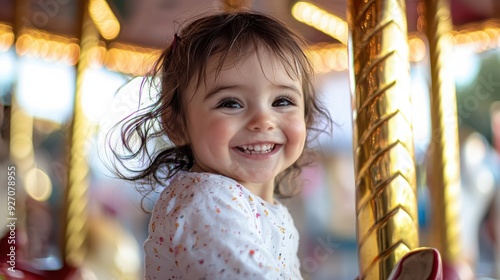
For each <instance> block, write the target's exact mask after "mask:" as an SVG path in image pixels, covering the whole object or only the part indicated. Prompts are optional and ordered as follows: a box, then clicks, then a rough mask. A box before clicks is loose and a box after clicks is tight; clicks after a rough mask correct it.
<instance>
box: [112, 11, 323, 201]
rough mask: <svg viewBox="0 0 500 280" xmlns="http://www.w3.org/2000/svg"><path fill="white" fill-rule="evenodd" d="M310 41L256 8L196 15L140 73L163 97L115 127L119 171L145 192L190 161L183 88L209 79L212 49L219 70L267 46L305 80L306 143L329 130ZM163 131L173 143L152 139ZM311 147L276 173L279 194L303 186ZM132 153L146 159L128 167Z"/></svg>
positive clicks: (290, 71) (137, 159)
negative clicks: (145, 74)
mask: <svg viewBox="0 0 500 280" xmlns="http://www.w3.org/2000/svg"><path fill="white" fill-rule="evenodd" d="M305 46H306V44H305V43H304V41H303V39H302V38H301V37H299V36H298V35H297V34H295V33H293V32H292V31H291V30H290V29H288V28H287V27H286V26H285V25H284V24H283V23H281V22H280V21H278V20H277V19H274V18H272V17H270V16H268V15H264V14H260V13H256V12H232V13H217V14H211V15H208V16H203V17H200V18H197V19H195V20H193V21H191V23H189V24H188V25H187V26H186V27H185V28H183V29H182V30H181V31H180V32H179V33H177V34H176V35H175V36H174V39H173V40H172V41H171V42H170V44H169V45H168V47H167V48H166V49H165V50H164V51H163V52H162V54H161V55H160V57H159V59H158V60H157V61H156V63H155V64H154V67H153V69H152V72H151V73H150V75H149V76H148V77H146V78H145V79H144V80H143V85H142V86H141V95H142V93H143V90H144V88H145V87H144V85H145V83H149V85H151V86H152V87H156V88H157V89H158V92H159V94H158V96H153V97H152V98H153V100H156V101H155V102H154V103H153V104H151V105H150V106H147V107H145V108H142V109H138V110H137V111H136V112H134V114H132V115H130V116H128V117H127V118H125V119H123V120H122V121H121V122H120V123H119V124H117V126H116V128H118V129H119V130H120V135H121V143H120V144H121V145H122V147H121V148H120V149H113V148H112V149H111V150H112V151H113V155H114V156H115V157H116V158H117V159H118V161H117V162H118V163H119V164H120V167H121V168H125V169H122V170H121V171H119V169H120V168H116V167H117V166H116V165H115V166H114V167H115V168H114V170H115V174H117V175H118V176H119V177H120V178H122V179H126V180H130V181H135V182H140V183H141V184H140V185H141V186H142V187H144V189H143V190H145V191H154V189H155V186H156V185H167V184H168V180H169V179H170V178H172V177H173V176H174V175H175V174H176V173H177V172H178V171H180V170H186V171H187V170H189V169H190V168H191V167H192V165H193V163H194V158H193V152H192V150H191V147H190V145H189V139H187V137H186V133H185V131H186V119H185V111H186V108H185V103H186V102H184V101H185V100H184V99H185V98H186V97H185V96H184V95H185V90H186V88H187V87H188V85H189V84H190V83H192V82H196V83H197V86H200V84H201V83H202V82H204V77H205V74H206V66H207V61H208V60H209V58H211V57H212V56H214V55H215V54H217V55H218V57H219V58H220V61H219V64H218V65H219V66H218V71H220V69H221V68H222V66H223V64H224V62H225V61H226V58H227V57H228V56H229V55H231V57H236V58H237V59H241V58H244V57H247V56H248V54H250V53H258V49H260V48H265V49H266V50H268V51H269V52H270V53H272V54H273V55H275V56H276V57H277V58H278V59H279V60H280V61H281V62H282V63H283V64H284V65H285V68H286V69H287V71H288V74H289V75H293V76H294V77H300V79H301V81H302V90H303V92H304V103H305V112H304V116H305V122H306V127H307V132H308V143H309V142H310V141H311V140H312V139H314V138H315V137H316V136H317V135H318V133H319V132H325V131H330V132H331V129H332V120H331V117H330V115H329V113H328V111H327V110H326V109H325V108H324V107H323V105H322V104H321V103H320V102H319V101H318V98H317V94H316V92H315V90H314V87H313V68H312V66H311V63H310V61H309V60H308V58H307V57H306V54H305V53H304V48H305ZM152 77H154V78H152ZM165 136H167V137H168V138H169V139H170V140H171V141H172V143H171V144H170V145H160V146H159V145H158V143H159V142H161V141H156V140H155V139H162V138H164V137H165ZM155 141H156V142H155ZM151 143H153V144H151ZM179 143H188V144H179ZM176 144H177V145H176ZM152 145H153V146H154V147H151V146H152ZM307 146H308V144H307V143H306V148H305V151H309V149H308V148H307ZM119 150H120V152H118V151H119ZM307 154H308V153H306V152H304V153H303V154H302V156H301V157H300V158H299V159H298V160H297V161H296V162H295V163H294V164H293V165H292V166H290V167H289V168H287V169H286V170H284V171H283V172H281V173H280V174H279V175H278V176H277V178H276V179H275V190H274V192H275V194H278V195H282V196H291V195H293V194H295V193H296V192H297V190H299V189H300V188H297V186H300V185H301V182H300V181H301V180H298V179H299V175H300V171H301V168H302V167H303V166H305V165H306V164H308V163H310V161H311V158H310V157H308V156H307ZM130 160H133V161H135V162H142V163H144V164H142V166H137V167H131V166H130V165H129V164H127V162H129V161H130ZM285 189H287V191H284V190H285Z"/></svg>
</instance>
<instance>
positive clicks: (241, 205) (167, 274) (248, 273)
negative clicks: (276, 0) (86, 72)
mask: <svg viewBox="0 0 500 280" xmlns="http://www.w3.org/2000/svg"><path fill="white" fill-rule="evenodd" d="M302 47H303V44H302V42H301V41H300V40H299V38H298V37H297V36H296V35H294V34H293V33H292V32H291V31H290V30H288V29H287V28H286V27H285V26H284V25H283V24H282V23H280V22H278V21H277V20H275V19H272V18H270V17H268V16H265V15H262V14H258V13H253V12H238V13H221V14H215V15H210V16H205V17H202V18H199V19H197V20H194V21H193V22H191V23H190V24H189V25H188V26H186V27H185V28H184V29H183V30H182V31H181V32H180V33H178V34H176V35H175V36H174V39H173V41H172V42H171V44H170V46H169V47H168V48H167V49H166V50H165V51H164V52H163V54H162V55H161V57H160V59H159V61H158V62H157V64H156V66H155V68H154V73H153V76H154V77H158V78H159V80H160V82H161V87H160V93H159V96H157V97H156V100H157V101H156V103H154V104H153V105H151V106H150V107H148V108H145V109H142V110H139V111H138V112H136V114H134V115H132V116H131V117H129V118H128V119H125V120H124V123H123V126H122V134H121V136H122V143H123V144H124V147H125V150H126V151H127V153H125V154H123V153H122V154H120V155H119V154H118V153H117V152H116V150H115V155H116V156H118V158H119V160H120V162H121V163H122V164H124V166H127V164H125V163H126V161H127V160H130V159H134V160H137V159H139V160H141V161H143V162H146V163H147V164H146V166H145V167H144V168H142V169H141V168H139V169H138V170H132V168H130V166H127V171H128V173H127V175H124V174H123V173H122V174H121V176H122V177H123V178H125V179H128V180H133V181H138V182H141V183H146V184H145V185H146V186H152V187H151V188H150V191H154V190H156V189H157V187H155V186H162V188H163V187H164V190H163V191H162V192H161V194H160V196H159V198H158V200H157V202H156V205H155V206H154V209H153V212H152V217H151V221H150V225H149V237H148V239H147V240H146V242H145V244H144V248H145V254H146V260H145V262H146V271H145V273H146V278H147V279H301V275H300V270H299V267H300V261H299V259H298V257H297V249H298V241H299V236H298V233H297V229H296V228H295V226H294V224H293V221H292V217H291V216H290V214H289V212H288V210H287V208H286V207H285V206H284V205H282V204H281V203H280V202H278V201H277V200H275V199H274V195H275V194H283V193H282V192H283V189H284V188H286V189H288V190H292V191H294V190H296V186H297V185H300V179H299V178H300V177H299V172H300V169H301V167H302V166H304V164H306V160H305V159H304V155H303V154H304V151H305V149H306V142H307V138H308V137H310V135H308V133H309V132H312V131H321V129H317V128H315V124H318V123H320V124H327V126H328V125H329V124H330V123H331V120H330V117H329V115H328V113H327V111H326V110H324V109H323V107H322V106H321V105H320V104H319V103H318V101H317V99H316V94H315V92H314V90H313V85H312V74H313V71H312V69H311V65H310V63H309V61H308V59H307V57H306V55H305V54H304V52H303V50H302ZM319 118H322V119H325V120H326V122H325V121H319V120H318V119H319ZM158 128H160V129H158ZM165 136H166V137H168V139H169V140H170V141H171V142H172V145H169V146H167V147H164V148H158V145H153V146H154V148H151V147H152V145H151V144H150V143H155V142H151V141H154V139H161V138H162V137H165ZM137 139H138V140H139V143H138V144H137ZM156 144H157V142H156ZM129 171H134V172H135V173H130V172H129ZM131 174H132V175H131ZM288 194H290V191H288Z"/></svg>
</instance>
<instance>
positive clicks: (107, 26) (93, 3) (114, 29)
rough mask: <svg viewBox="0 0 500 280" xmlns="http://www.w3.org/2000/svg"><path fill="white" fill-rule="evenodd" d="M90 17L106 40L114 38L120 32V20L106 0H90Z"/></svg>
mask: <svg viewBox="0 0 500 280" xmlns="http://www.w3.org/2000/svg"><path fill="white" fill-rule="evenodd" d="M89 13H90V18H91V19H92V21H93V22H94V24H95V25H96V27H97V29H98V30H99V33H100V34H101V35H102V37H103V38H104V39H106V40H113V39H115V38H116V37H118V34H119V33H120V22H119V21H118V19H117V18H116V16H115V14H114V13H113V11H112V10H111V8H110V7H109V5H108V3H107V2H106V1H105V0H90V3H89Z"/></svg>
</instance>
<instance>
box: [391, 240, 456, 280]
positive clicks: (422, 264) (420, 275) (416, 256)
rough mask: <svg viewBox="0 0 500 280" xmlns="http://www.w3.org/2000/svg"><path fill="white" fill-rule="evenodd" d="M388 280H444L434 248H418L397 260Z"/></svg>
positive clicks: (438, 256) (440, 264)
mask: <svg viewBox="0 0 500 280" xmlns="http://www.w3.org/2000/svg"><path fill="white" fill-rule="evenodd" d="M388 279H389V280H405V279H422V280H426V279H427V280H442V279H445V278H444V277H443V265H442V261H441V255H440V254H439V252H438V250H436V249H434V248H418V249H415V250H413V251H410V252H409V253H407V254H406V255H405V256H404V257H402V258H401V259H400V260H399V262H398V263H397V264H396V267H394V269H393V270H392V273H391V275H390V276H389V278H388ZM446 279H453V278H446Z"/></svg>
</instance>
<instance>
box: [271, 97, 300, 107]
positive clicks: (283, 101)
mask: <svg viewBox="0 0 500 280" xmlns="http://www.w3.org/2000/svg"><path fill="white" fill-rule="evenodd" d="M291 105H295V103H294V102H293V100H292V98H290V97H288V96H280V97H278V98H277V99H276V100H275V101H274V102H273V107H282V106H291Z"/></svg>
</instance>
